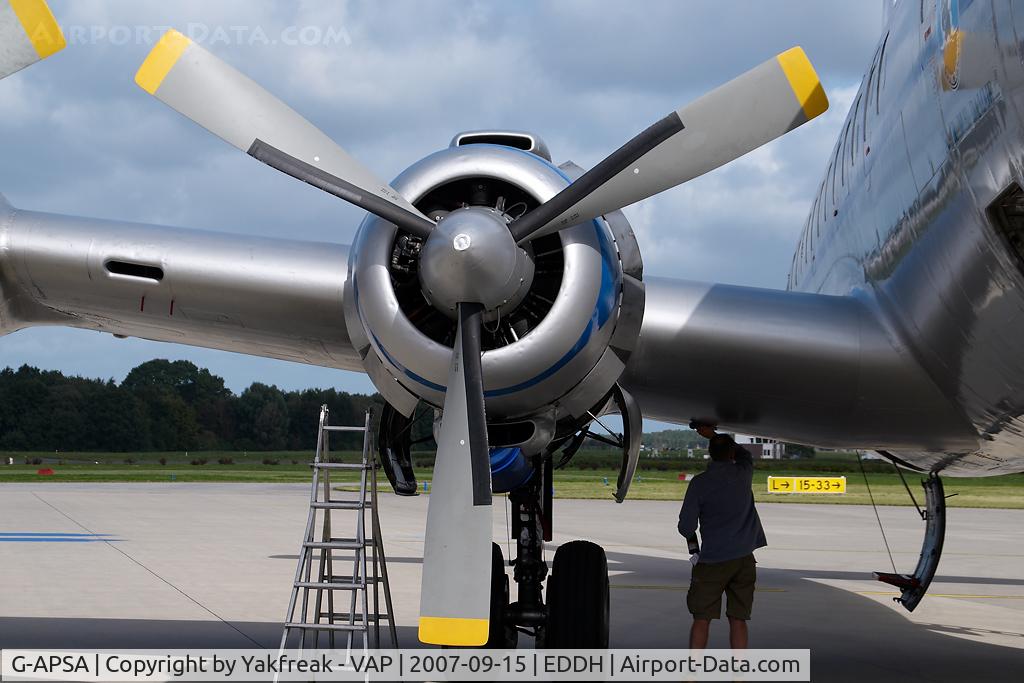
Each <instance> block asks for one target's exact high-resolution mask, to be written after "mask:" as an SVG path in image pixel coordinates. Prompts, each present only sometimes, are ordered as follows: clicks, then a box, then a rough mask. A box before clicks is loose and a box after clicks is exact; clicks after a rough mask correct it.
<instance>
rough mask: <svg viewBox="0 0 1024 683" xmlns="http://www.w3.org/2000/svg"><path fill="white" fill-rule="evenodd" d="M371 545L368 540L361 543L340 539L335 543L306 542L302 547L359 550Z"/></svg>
mask: <svg viewBox="0 0 1024 683" xmlns="http://www.w3.org/2000/svg"><path fill="white" fill-rule="evenodd" d="M372 544H373V541H372V540H370V539H367V540H365V541H363V542H362V543H360V542H359V541H357V540H348V539H341V540H335V541H306V542H305V543H303V544H302V545H303V547H305V548H320V549H322V550H359V549H361V548H364V547H366V546H369V545H372Z"/></svg>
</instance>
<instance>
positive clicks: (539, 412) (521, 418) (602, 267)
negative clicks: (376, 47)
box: [345, 136, 643, 450]
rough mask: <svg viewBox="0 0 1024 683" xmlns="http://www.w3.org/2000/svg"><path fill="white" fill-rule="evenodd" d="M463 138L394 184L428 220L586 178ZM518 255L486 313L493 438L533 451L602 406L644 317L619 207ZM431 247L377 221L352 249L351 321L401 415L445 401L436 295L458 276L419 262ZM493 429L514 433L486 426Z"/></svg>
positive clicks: (535, 199) (636, 260) (504, 208)
mask: <svg viewBox="0 0 1024 683" xmlns="http://www.w3.org/2000/svg"><path fill="white" fill-rule="evenodd" d="M533 137H534V139H535V136H533ZM464 139H466V138H464V137H460V136H456V138H455V140H453V145H454V146H452V147H449V148H447V149H444V150H441V151H439V152H436V153H434V154H432V155H430V156H428V157H426V158H425V159H423V160H421V161H419V162H418V163H416V164H414V165H413V166H411V167H410V168H408V169H407V170H406V171H405V172H403V173H402V174H401V175H400V176H399V177H398V178H397V179H396V180H395V181H394V183H393V187H394V188H395V189H396V190H398V192H400V193H401V194H402V195H403V196H404V197H405V198H406V199H408V200H409V201H410V202H411V203H412V204H413V205H415V206H416V207H417V208H418V209H419V210H420V211H422V212H423V213H424V214H426V215H427V216H429V217H431V218H434V219H437V218H440V217H442V216H449V215H452V214H453V212H467V211H477V212H480V211H486V212H489V214H490V215H494V216H497V217H499V218H500V220H504V221H510V220H512V219H514V218H517V217H518V216H520V215H522V214H523V213H525V212H527V211H530V210H532V209H533V208H535V207H536V206H538V205H539V204H541V203H543V202H544V201H546V200H548V199H550V198H551V197H552V196H554V195H555V194H556V193H558V192H559V191H560V190H561V189H563V188H564V187H565V186H566V185H568V184H569V183H570V182H571V181H572V179H573V178H574V177H578V175H579V174H581V173H582V169H579V167H576V166H574V165H572V164H564V165H563V166H562V167H556V166H554V165H553V164H552V163H551V162H550V161H548V160H547V159H545V158H542V157H541V156H539V155H538V154H535V153H531V152H527V151H524V150H521V149H516V148H513V147H509V146H505V145H500V144H489V143H488V144H479V143H474V144H460V141H461V140H464ZM470 139H472V138H470ZM488 139H489V140H493V139H495V137H494V136H492V137H489V138H488ZM499 139H500V138H499ZM542 144H543V143H541V145H542ZM455 217H456V216H454V215H452V218H453V219H454V218H455ZM450 223H451V224H455V221H454V220H452V221H450ZM454 232H457V231H454ZM459 238H463V239H468V236H466V235H461V234H460V235H455V239H456V246H455V249H458V248H459V246H458V243H457V240H458V239H459ZM435 251H436V250H435ZM522 251H523V253H522V254H520V258H519V259H518V261H519V263H511V262H509V264H508V266H507V267H508V268H509V269H511V270H509V272H513V273H514V277H515V278H516V280H517V282H518V281H519V280H521V282H518V285H519V286H509V288H508V289H507V291H508V292H511V294H509V295H507V296H505V297H504V299H502V297H500V296H499V297H498V298H497V299H496V300H494V301H493V302H491V305H490V306H489V308H488V310H487V312H486V313H485V318H484V319H485V325H484V331H483V349H484V353H483V356H482V367H483V377H484V395H485V401H486V409H487V419H488V423H489V424H490V425H492V432H491V434H492V439H494V441H493V442H492V445H493V446H502V445H511V444H520V445H522V444H525V443H528V444H530V445H531V446H533V447H537V446H538V445H539V446H542V445H544V444H546V442H547V441H549V440H550V439H551V438H552V437H553V436H554V433H555V431H556V428H557V425H558V424H559V423H564V422H569V421H571V422H573V423H577V422H578V421H579V420H580V419H581V418H583V417H584V416H586V415H587V412H588V411H590V410H592V409H594V408H595V407H596V406H598V404H599V403H601V402H602V400H603V399H604V398H605V397H606V396H607V395H608V393H609V391H610V390H611V388H612V387H613V385H614V384H615V382H616V380H617V379H618V377H619V375H620V374H621V373H622V370H623V369H624V367H625V363H626V361H627V360H628V357H629V353H630V352H631V350H632V348H633V344H634V343H635V340H636V335H637V333H638V332H639V326H640V322H641V320H642V317H643V284H642V281H641V278H642V264H641V262H640V257H639V249H638V248H637V245H636V240H635V237H634V236H633V233H632V230H631V229H630V227H629V224H628V223H627V222H626V220H625V218H624V217H623V216H622V214H621V212H618V211H617V212H614V213H613V214H609V215H608V216H605V217H603V218H598V219H595V220H593V221H588V222H586V223H582V224H579V225H576V226H574V227H572V228H569V229H565V230H562V231H560V232H558V233H555V234H551V235H547V236H543V237H540V238H537V239H535V240H533V241H531V242H529V243H527V244H525V245H523V249H522ZM429 252H430V250H429V249H425V248H424V242H423V240H421V239H419V238H417V237H414V236H412V235H410V234H408V233H405V232H403V231H401V230H399V229H398V228H396V227H395V226H394V225H393V224H391V223H389V222H386V221H384V220H382V219H380V218H378V217H376V216H373V215H368V216H367V217H366V219H364V221H363V223H362V224H361V225H360V228H359V231H358V233H357V235H356V239H355V242H354V244H353V248H352V251H351V252H350V254H351V256H350V264H349V279H348V280H347V282H346V288H345V314H346V318H347V322H348V328H349V330H350V333H351V334H352V338H353V340H354V341H355V343H356V346H357V349H358V351H359V354H360V357H361V358H362V359H363V363H364V366H365V368H366V370H367V373H368V375H369V376H370V377H371V379H372V380H373V382H374V384H375V385H376V387H377V389H378V390H379V391H380V392H381V394H382V395H383V396H384V397H385V399H387V400H388V402H389V403H391V404H392V405H393V406H394V407H395V408H396V409H398V410H399V411H400V412H402V413H404V414H408V413H410V412H411V411H412V410H413V408H414V407H415V405H416V403H417V401H418V400H420V399H422V400H424V401H426V402H427V403H429V404H431V405H433V406H435V407H440V406H441V405H442V404H443V401H444V393H445V382H446V380H447V376H448V371H449V364H450V362H451V354H452V351H451V347H452V343H453V341H454V334H455V322H454V320H453V319H452V310H451V307H450V302H448V301H447V300H446V298H445V297H444V296H441V295H439V294H438V292H437V291H436V290H438V289H444V287H443V286H442V287H438V286H437V285H438V283H439V278H442V279H443V273H444V268H448V269H449V270H451V271H452V272H451V274H450V275H451V278H453V279H459V278H465V277H467V274H466V273H462V272H455V271H454V270H453V268H452V267H451V266H449V265H448V264H446V263H444V262H439V261H433V262H431V263H425V262H424V261H423V257H424V254H425V253H426V254H427V257H428V258H430V257H431V256H430V253H429ZM505 260H508V259H505ZM439 263H440V265H439ZM503 263H504V261H503ZM496 267H497V266H496ZM502 267H505V266H502ZM503 272H504V271H503ZM439 273H441V275H439ZM504 279H506V276H505V275H504V274H502V275H501V277H500V278H499V280H504ZM442 284H443V282H442ZM470 284H471V282H470ZM480 286H481V287H485V283H483V282H481V284H480ZM448 298H451V297H448ZM484 298H486V297H484ZM502 424H504V425H506V426H508V427H509V428H508V429H505V430H502V429H501V428H497V429H495V428H493V427H494V426H497V425H502ZM516 425H519V426H520V428H516V427H515V426H516ZM528 450H534V448H529V449H528Z"/></svg>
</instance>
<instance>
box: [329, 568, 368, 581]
mask: <svg viewBox="0 0 1024 683" xmlns="http://www.w3.org/2000/svg"><path fill="white" fill-rule="evenodd" d="M367 568H369V567H367ZM324 580H325V581H333V582H335V583H352V581H353V579H352V577H351V576H342V575H341V574H335V575H334V576H331V577H324ZM366 583H368V584H374V583H377V579H375V578H374V577H372V576H368V577H367V578H366Z"/></svg>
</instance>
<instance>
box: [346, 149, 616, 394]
mask: <svg viewBox="0 0 1024 683" xmlns="http://www.w3.org/2000/svg"><path fill="white" fill-rule="evenodd" d="M485 146H487V147H500V148H501V149H504V150H511V151H513V152H517V153H519V154H524V155H526V156H528V157H529V158H530V159H532V160H534V161H540V162H542V163H545V164H547V165H548V166H549V167H550V168H551V169H552V170H554V171H555V172H556V173H558V175H560V176H562V178H564V179H565V181H566V182H569V183H571V182H572V179H571V178H570V177H569V176H568V175H566V174H565V172H564V171H562V169H560V168H558V167H557V166H555V165H554V164H552V163H551V162H549V161H548V160H547V159H544V158H542V157H539V156H537V155H535V154H531V153H530V152H527V151H525V150H521V149H516V148H515V147H505V146H503V145H485ZM591 223H592V224H593V226H594V232H595V234H596V235H597V243H598V245H599V246H600V249H601V285H600V288H599V289H598V293H597V301H596V303H595V305H594V311H593V313H592V314H591V316H590V320H589V321H588V322H587V325H586V327H584V328H583V332H582V334H580V338H579V339H577V340H576V343H575V344H573V345H572V348H570V349H569V351H567V352H566V353H565V355H563V356H562V357H561V358H559V359H558V360H557V361H555V363H554V365H552V366H551V367H549V368H548V369H547V370H544V371H543V372H541V373H540V374H538V375H536V376H535V377H533V378H531V379H528V380H526V381H525V382H520V383H519V384H515V385H512V386H509V387H504V388H501V389H490V390H488V391H485V392H484V396H485V397H492V396H507V395H509V394H514V393H516V392H517V391H522V390H524V389H528V388H530V387H532V386H534V385H535V384H539V383H540V382H543V381H544V380H546V379H547V378H548V377H551V376H552V375H553V374H555V373H556V372H558V371H559V370H561V369H562V368H563V367H565V366H566V365H567V364H568V363H569V362H570V361H571V360H572V359H573V358H575V357H576V355H577V354H578V353H579V352H580V351H581V350H583V349H584V348H585V347H586V345H587V343H588V342H589V341H590V338H591V337H592V336H593V335H594V333H595V332H597V331H598V330H600V329H601V328H602V327H603V326H604V324H605V323H606V322H608V320H609V319H610V318H611V317H612V311H614V310H615V300H616V294H617V292H618V290H619V284H620V283H619V272H618V269H617V268H616V267H615V259H616V256H615V254H614V252H613V251H612V245H611V241H610V240H609V239H608V236H607V235H606V234H605V231H604V230H602V229H601V224H600V222H598V221H597V220H596V219H595V220H593V221H591ZM352 286H353V290H354V293H355V296H356V311H357V312H358V314H359V317H360V319H362V311H360V309H359V286H358V283H357V282H356V278H355V274H353V276H352ZM363 329H366V330H369V326H368V325H366V323H365V321H364V322H363ZM370 336H372V337H373V340H374V342H376V344H377V348H378V349H380V352H381V353H382V354H383V355H384V358H386V359H387V361H388V362H389V363H391V364H392V365H393V366H395V367H396V368H398V369H399V370H401V371H402V373H403V374H404V375H405V376H406V377H408V378H409V379H411V380H413V381H414V382H417V383H418V384H422V385H423V386H425V387H428V388H430V389H433V390H434V391H439V392H441V393H444V392H445V391H447V388H446V387H445V386H444V385H443V384H438V383H436V382H432V381H430V380H429V379H427V378H426V377H421V376H420V375H418V374H416V373H415V372H413V371H411V370H409V369H408V368H406V367H405V366H403V365H402V364H401V363H399V362H397V361H396V360H395V359H394V358H393V357H392V356H391V354H389V353H388V351H387V349H386V348H384V345H383V344H382V343H381V341H380V339H378V338H377V336H376V335H375V334H373V331H372V330H370Z"/></svg>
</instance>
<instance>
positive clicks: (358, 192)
mask: <svg viewBox="0 0 1024 683" xmlns="http://www.w3.org/2000/svg"><path fill="white" fill-rule="evenodd" d="M135 82H136V83H137V84H138V85H139V87H141V88H142V89H143V90H145V91H146V92H148V93H149V94H151V95H153V96H154V97H156V98H157V99H158V100H160V101H161V102H163V103H164V104H167V105H168V106H170V107H171V108H172V109H175V110H177V111H178V112H180V113H181V114H184V115H185V116H186V117H188V118H190V119H192V120H193V121H195V122H196V123H198V124H199V125H200V126H202V127H203V128H205V129H207V130H208V131H210V132H211V133H213V134H214V135H216V136H217V137H219V138H221V139H223V140H224V141H225V142H227V143H229V144H231V145H233V146H234V147H237V148H238V149H240V150H242V151H243V152H245V153H246V154H249V155H250V156H253V157H255V158H256V159H258V160H260V161H262V162H263V163H265V164H267V165H268V166H271V167H273V168H276V169H277V170H279V171H282V172H284V173H286V174H288V175H290V176H292V177H294V178H298V179H299V180H301V181H303V182H306V183H309V184H310V185H313V186H314V187H317V188H319V189H321V190H324V191H325V192H329V193H330V194H333V195H334V196H336V197H339V198H341V199H344V200H345V201H347V202H349V203H351V204H355V205H356V206H358V207H360V208H362V209H365V210H366V211H369V212H370V213H373V214H376V215H377V216H380V217H381V218H383V219H384V220H387V221H390V222H392V223H394V224H396V225H398V226H399V227H401V228H403V229H404V230H407V231H408V232H410V233H413V234H414V235H418V236H420V237H426V236H427V235H429V234H430V232H431V230H433V227H434V223H433V222H432V221H430V220H428V219H427V218H426V217H425V216H424V215H423V214H421V213H420V212H419V211H418V210H417V209H416V208H415V207H414V206H413V205H412V204H410V203H409V202H408V201H406V200H405V198H404V197H402V196H401V195H400V194H398V192H396V191H395V190H394V188H392V187H391V186H390V185H388V184H387V183H385V182H384V181H383V180H380V179H379V178H377V177H376V176H375V175H374V174H373V172H371V171H370V170H369V169H367V168H366V167H365V166H363V165H362V164H360V163H359V162H358V161H356V160H355V159H353V158H352V157H351V156H349V155H348V153H347V152H345V150H343V149H342V148H341V147H339V146H338V145H337V144H336V143H335V142H334V141H333V140H331V139H330V138H329V137H327V135H325V134H324V133H323V131H321V130H319V129H318V128H317V127H316V126H314V125H313V124H311V123H310V122H309V121H307V120H306V119H304V118H302V116H300V115H299V114H298V113H296V112H295V111H294V110H292V109H291V108H289V107H288V106H287V105H286V104H284V103H283V102H281V101H280V100H279V99H277V98H276V97H274V96H273V95H271V94H270V93H268V92H267V91H266V90H264V89H263V88H262V87H260V86H259V85H258V84H257V83H256V82H255V81H253V80H252V79H250V78H249V77H248V76H245V75H243V74H242V73H240V72H239V71H237V70H235V69H234V68H233V67H231V66H229V65H228V64H226V63H225V62H223V61H221V60H220V59H218V58H217V57H215V56H214V55H213V54H211V53H210V52H208V51H207V50H205V49H203V48H202V47H200V46H199V45H196V44H195V43H193V42H192V41H191V40H190V39H189V38H187V37H186V36H184V35H182V34H181V33H179V32H178V31H175V30H174V29H171V30H169V31H168V32H167V33H165V34H164V36H163V37H162V38H161V39H160V42H158V43H157V44H156V46H155V47H154V48H153V50H152V51H151V52H150V53H149V56H148V57H146V60H145V61H144V62H143V63H142V66H141V67H139V71H138V73H136V74H135Z"/></svg>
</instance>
